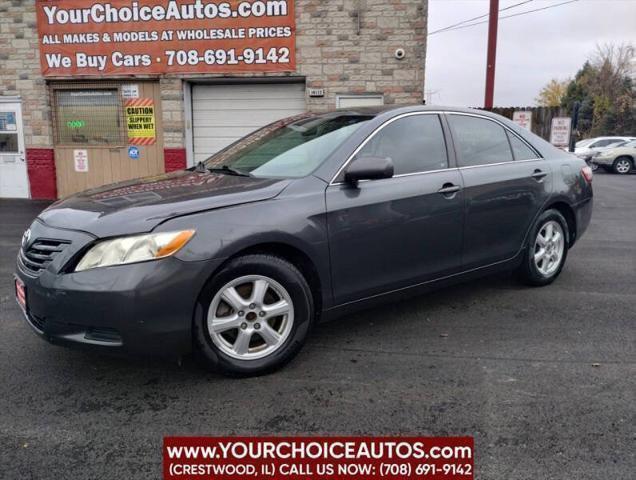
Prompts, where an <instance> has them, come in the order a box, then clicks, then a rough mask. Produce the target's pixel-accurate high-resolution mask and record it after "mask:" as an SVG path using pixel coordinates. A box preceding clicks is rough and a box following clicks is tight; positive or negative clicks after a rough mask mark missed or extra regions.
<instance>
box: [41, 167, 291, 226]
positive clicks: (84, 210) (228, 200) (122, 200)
mask: <svg viewBox="0 0 636 480" xmlns="http://www.w3.org/2000/svg"><path fill="white" fill-rule="evenodd" d="M289 183H290V180H282V179H267V178H252V177H239V176H232V175H225V174H216V173H198V172H191V171H187V170H186V171H180V172H175V173H169V174H165V175H159V176H155V177H148V178H142V179H137V180H131V181H126V182H120V183H116V184H113V185H108V186H105V187H100V188H96V189H93V190H87V191H85V192H82V193H78V194H76V195H73V196H71V197H68V198H65V199H63V200H60V201H58V202H56V203H54V204H53V205H51V206H50V207H49V208H47V209H46V210H44V211H43V212H42V213H41V214H40V215H39V216H38V218H40V219H41V220H42V221H44V222H45V223H46V224H47V225H50V226H52V227H58V228H67V229H72V230H82V231H84V232H88V233H91V234H93V235H95V236H97V237H109V236H116V235H126V234H130V233H141V232H148V231H150V230H152V229H153V228H154V227H156V226H157V225H159V224H160V223H162V222H163V221H165V220H167V219H169V218H173V217H178V216H183V215H188V214H191V213H196V212H202V211H206V210H213V209H216V208H222V207H230V206H233V205H240V204H243V203H250V202H258V201H263V200H268V199H270V198H274V197H275V196H277V195H278V194H279V193H281V192H282V191H283V190H284V189H285V187H286V186H287V185H289Z"/></svg>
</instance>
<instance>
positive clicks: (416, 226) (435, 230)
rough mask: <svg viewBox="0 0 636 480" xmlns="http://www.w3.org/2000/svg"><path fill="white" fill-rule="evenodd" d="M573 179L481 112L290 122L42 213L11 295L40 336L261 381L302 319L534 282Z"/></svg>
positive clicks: (291, 345)
mask: <svg viewBox="0 0 636 480" xmlns="http://www.w3.org/2000/svg"><path fill="white" fill-rule="evenodd" d="M591 183H592V172H591V170H590V168H589V167H588V166H587V165H586V164H585V162H584V161H583V160H580V159H578V158H576V157H574V156H572V155H570V154H568V153H565V152H562V151H560V150H558V149H556V148H554V147H552V146H551V145H550V144H548V143H547V142H545V141H543V140H541V139H540V138H538V137H536V136H534V135H533V134H532V133H529V132H528V131H526V130H525V129H521V128H518V127H517V126H516V125H515V124H513V123H512V122H510V121H508V120H506V119H504V118H502V117H500V116H497V115H493V114H490V113H486V112H481V111H477V110H462V109H445V108H435V107H422V106H416V107H403V108H382V109H359V110H353V111H337V112H332V113H326V114H305V115H301V116H297V117H293V118H289V119H286V120H281V121H279V122H276V123H274V124H272V125H269V126H267V127H265V128H263V129H261V130H259V131H257V132H255V133H253V134H251V135H249V136H248V137H246V138H244V139H242V140H240V141H238V142H237V143H235V144H233V145H230V146H229V147H228V148H226V149H225V150H223V151H221V152H219V153H217V154H216V155H214V156H212V157H211V158H210V159H209V160H207V161H206V162H203V163H200V164H199V165H197V166H196V167H193V168H190V169H188V170H185V171H181V172H176V173H172V174H166V175H164V176H160V177H153V178H147V179H141V180H135V181H129V182H124V183H119V184H115V185H110V186H106V187H102V188H98V189H95V190H91V191H87V192H84V193H80V194H78V195H75V196H73V197H70V198H67V199H64V200H62V201H59V202H57V203H55V204H53V205H52V206H51V207H49V208H48V209H46V210H45V211H44V212H42V213H41V214H40V215H39V216H38V218H37V219H36V220H35V221H34V223H33V224H32V225H31V227H30V229H29V230H28V231H27V232H25V235H24V237H23V242H22V248H21V251H20V253H19V256H18V260H17V271H16V277H15V287H16V297H17V299H18V302H19V304H20V305H21V307H22V308H23V310H24V313H25V318H26V320H27V322H28V323H29V325H30V326H31V327H32V329H33V330H34V331H35V332H36V333H37V334H38V335H40V336H41V337H42V338H44V339H46V340H48V341H50V342H52V343H54V344H62V345H67V346H79V347H84V348H90V349H97V350H100V351H106V352H130V353H153V354H157V353H161V354H173V355H181V354H183V353H186V352H190V351H192V350H194V351H195V352H196V354H197V355H198V357H199V358H200V359H201V360H202V361H203V362H204V363H205V364H206V365H208V366H210V367H212V368H214V369H216V370H218V371H221V372H223V373H226V374H230V375H256V374H262V373H266V372H270V371H272V370H274V369H276V368H279V367H281V366H282V365H283V364H285V363H286V362H288V361H289V360H290V359H291V358H293V357H294V355H295V354H296V353H297V352H298V351H299V350H300V348H301V346H302V345H303V343H304V342H305V340H306V338H307V336H308V335H309V334H310V332H311V327H312V326H313V325H314V324H315V323H316V322H317V321H318V320H319V319H321V318H322V319H326V318H335V317H340V316H342V314H344V313H346V312H350V311H352V310H355V309H359V308H364V307H368V306H370V305H373V304H374V303H376V302H379V301H390V300H391V299H395V298H402V297H403V296H405V295H414V294H420V293H422V292H425V291H428V290H431V289H433V288H436V287H439V286H442V285H447V284H449V283H453V282H458V281H462V280H466V279H470V278H475V277H478V276H481V275H486V274H489V273H493V272H497V271H501V270H515V271H516V272H517V274H518V277H519V278H520V279H522V280H523V281H524V282H526V283H527V284H530V285H534V286H544V285H548V284H550V283H551V282H553V281H554V280H555V279H556V278H557V277H558V275H559V273H560V272H561V270H562V268H563V266H564V264H565V261H566V258H567V254H568V250H569V249H570V248H572V247H573V246H574V244H575V243H576V241H577V240H578V239H579V238H580V237H581V235H583V233H584V232H585V230H586V228H587V226H588V224H589V222H590V217H591V215H592V185H591Z"/></svg>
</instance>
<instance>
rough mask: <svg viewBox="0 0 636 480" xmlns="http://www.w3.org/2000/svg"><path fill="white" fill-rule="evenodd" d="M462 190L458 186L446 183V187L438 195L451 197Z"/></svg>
mask: <svg viewBox="0 0 636 480" xmlns="http://www.w3.org/2000/svg"><path fill="white" fill-rule="evenodd" d="M461 189H462V187H460V186H458V185H453V184H452V183H445V184H444V186H443V187H442V188H440V189H439V190H438V191H437V193H441V194H442V195H449V196H450V195H453V194H455V193H457V192H459V191H460V190H461Z"/></svg>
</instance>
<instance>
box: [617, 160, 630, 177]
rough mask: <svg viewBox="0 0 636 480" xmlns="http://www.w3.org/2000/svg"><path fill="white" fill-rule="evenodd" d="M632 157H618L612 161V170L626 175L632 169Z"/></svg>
mask: <svg viewBox="0 0 636 480" xmlns="http://www.w3.org/2000/svg"><path fill="white" fill-rule="evenodd" d="M632 166H633V165H632V159H631V158H629V157H618V158H617V159H616V160H615V161H614V172H615V173H618V174H619V175H627V174H628V173H629V172H631V171H632Z"/></svg>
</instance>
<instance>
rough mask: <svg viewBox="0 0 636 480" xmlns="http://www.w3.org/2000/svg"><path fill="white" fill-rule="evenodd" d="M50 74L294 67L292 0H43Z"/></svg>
mask: <svg viewBox="0 0 636 480" xmlns="http://www.w3.org/2000/svg"><path fill="white" fill-rule="evenodd" d="M36 7H37V20H38V37H39V43H40V63H41V67H42V73H43V75H44V76H54V77H58V76H78V75H160V74H168V73H235V72H288V71H295V70H296V51H295V44H296V39H295V35H296V20H295V13H294V1H293V0H249V1H239V0H227V1H218V0H216V1H212V0H190V1H178V2H177V1H174V0H134V1H133V0H109V1H91V0H89V1H87V0H37V1H36Z"/></svg>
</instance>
